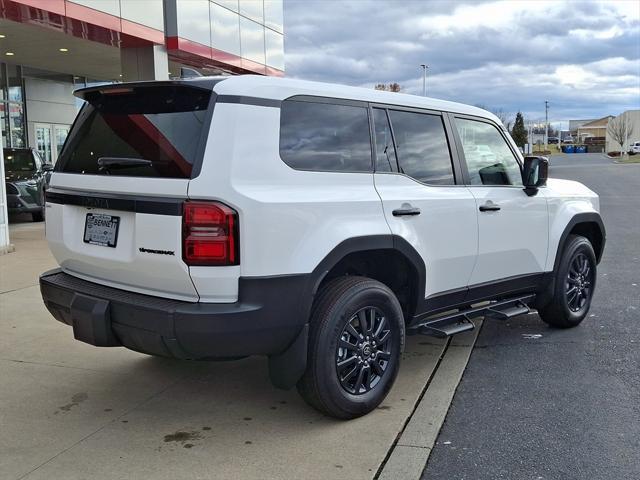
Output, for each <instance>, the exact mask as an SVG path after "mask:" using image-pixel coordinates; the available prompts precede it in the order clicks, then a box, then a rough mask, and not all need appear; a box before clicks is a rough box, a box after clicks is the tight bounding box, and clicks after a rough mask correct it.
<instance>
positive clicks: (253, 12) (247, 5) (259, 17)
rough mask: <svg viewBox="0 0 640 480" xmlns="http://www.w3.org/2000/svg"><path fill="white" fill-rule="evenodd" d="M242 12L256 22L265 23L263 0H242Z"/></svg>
mask: <svg viewBox="0 0 640 480" xmlns="http://www.w3.org/2000/svg"><path fill="white" fill-rule="evenodd" d="M240 13H241V14H242V15H244V16H245V17H249V18H251V19H252V20H255V21H256V22H260V23H264V2H263V0H240Z"/></svg>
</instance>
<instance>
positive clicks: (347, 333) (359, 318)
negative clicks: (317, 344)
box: [336, 307, 392, 395]
mask: <svg viewBox="0 0 640 480" xmlns="http://www.w3.org/2000/svg"><path fill="white" fill-rule="evenodd" d="M391 337H392V332H391V329H390V327H389V322H388V321H387V319H386V317H385V316H384V314H383V312H382V311H380V310H379V309H378V308H375V307H365V308H362V309H360V310H358V311H357V312H356V313H355V314H354V315H353V316H352V317H351V318H350V319H349V320H348V321H347V323H346V325H345V326H344V329H343V330H342V333H341V334H340V339H339V340H338V347H337V351H336V370H337V373H338V380H339V381H340V385H342V388H344V389H345V390H346V391H347V392H349V393H350V394H352V395H362V394H364V393H367V392H369V391H370V390H371V389H373V388H374V387H375V386H376V385H377V384H378V383H379V382H380V379H381V378H382V376H383V375H384V372H385V371H386V370H387V367H388V366H389V361H390V359H391V350H390V349H391V344H392V342H391V340H392V338H391Z"/></svg>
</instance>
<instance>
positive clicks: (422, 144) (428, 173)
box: [389, 110, 455, 185]
mask: <svg viewBox="0 0 640 480" xmlns="http://www.w3.org/2000/svg"><path fill="white" fill-rule="evenodd" d="M389 117H390V119H391V124H392V125H393V134H394V136H395V141H396V147H397V149H398V165H399V167H400V171H401V172H402V173H405V174H407V175H409V176H410V177H412V178H415V179H416V180H418V181H420V182H423V183H427V184H431V185H453V184H454V183H455V180H454V177H453V167H452V164H451V154H450V153H449V145H448V143H447V136H446V133H445V130H444V124H443V123H442V118H441V117H440V116H438V115H428V114H424V113H414V112H402V111H399V110H389Z"/></svg>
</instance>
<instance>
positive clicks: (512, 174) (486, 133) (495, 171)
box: [456, 118, 522, 185]
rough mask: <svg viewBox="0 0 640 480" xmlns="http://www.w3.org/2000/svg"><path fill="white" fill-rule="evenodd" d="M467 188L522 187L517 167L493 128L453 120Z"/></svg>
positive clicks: (503, 141) (500, 136)
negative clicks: (462, 159) (487, 186)
mask: <svg viewBox="0 0 640 480" xmlns="http://www.w3.org/2000/svg"><path fill="white" fill-rule="evenodd" d="M456 127H457V129H458V134H459V135H460V140H461V141H462V148H463V151H464V158H465V162H466V163H467V169H468V170H469V177H470V184H471V185H522V174H521V172H520V165H519V164H518V162H517V161H516V159H515V157H514V155H513V153H512V152H511V149H510V148H509V146H508V145H507V142H506V141H505V139H504V138H503V137H502V135H501V134H500V132H499V131H498V129H497V128H496V127H494V126H493V125H491V124H488V123H484V122H478V121H475V120H464V119H460V118H456Z"/></svg>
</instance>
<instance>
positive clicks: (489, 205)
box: [480, 200, 500, 212]
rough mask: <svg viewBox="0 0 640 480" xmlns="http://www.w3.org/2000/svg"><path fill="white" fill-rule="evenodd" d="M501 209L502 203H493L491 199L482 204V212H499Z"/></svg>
mask: <svg viewBox="0 0 640 480" xmlns="http://www.w3.org/2000/svg"><path fill="white" fill-rule="evenodd" d="M498 210H500V205H498V204H497V203H493V202H492V201H491V200H487V202H486V203H485V204H484V205H480V211H481V212H497V211H498Z"/></svg>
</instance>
